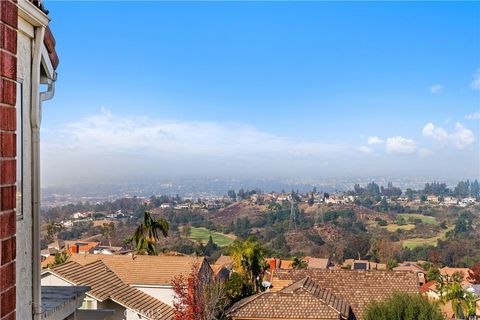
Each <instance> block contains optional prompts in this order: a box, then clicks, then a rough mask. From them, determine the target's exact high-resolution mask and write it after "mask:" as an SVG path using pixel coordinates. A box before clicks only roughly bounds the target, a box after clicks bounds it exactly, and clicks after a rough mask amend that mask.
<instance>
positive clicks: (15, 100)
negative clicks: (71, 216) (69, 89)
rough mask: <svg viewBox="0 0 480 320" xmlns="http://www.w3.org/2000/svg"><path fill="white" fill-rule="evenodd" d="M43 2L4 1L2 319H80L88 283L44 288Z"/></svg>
mask: <svg viewBox="0 0 480 320" xmlns="http://www.w3.org/2000/svg"><path fill="white" fill-rule="evenodd" d="M49 23H50V18H49V16H48V11H47V10H45V8H44V6H43V3H42V1H39V0H32V1H28V0H2V1H1V3H0V31H1V32H0V33H1V36H0V39H1V41H0V61H1V63H0V64H1V67H0V119H1V121H0V199H1V200H0V202H1V204H0V224H1V226H2V228H1V232H0V243H1V248H2V250H1V253H0V255H1V259H0V261H1V263H0V270H1V271H0V272H1V278H2V279H3V280H2V285H1V286H0V306H1V313H0V318H1V319H2V320H4V319H13V318H16V319H22V320H31V319H42V320H60V319H67V318H70V319H71V318H75V317H76V318H77V319H80V315H79V314H78V313H77V310H76V309H77V307H78V306H79V305H80V304H79V303H81V301H83V298H84V296H85V292H86V291H88V288H85V287H83V286H77V287H72V288H58V287H48V288H42V287H41V282H40V274H41V248H40V143H39V141H40V140H39V137H40V124H41V110H42V104H43V102H45V101H46V100H49V99H51V98H53V96H54V91H55V80H56V79H57V73H56V68H57V66H58V56H57V53H56V50H55V39H54V37H53V34H52V32H51V30H50V28H49Z"/></svg>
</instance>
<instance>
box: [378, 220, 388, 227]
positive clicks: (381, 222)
mask: <svg viewBox="0 0 480 320" xmlns="http://www.w3.org/2000/svg"><path fill="white" fill-rule="evenodd" d="M377 224H378V225H379V226H380V227H385V226H387V225H388V222H387V221H385V220H379V221H378V222H377Z"/></svg>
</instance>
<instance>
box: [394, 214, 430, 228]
mask: <svg viewBox="0 0 480 320" xmlns="http://www.w3.org/2000/svg"><path fill="white" fill-rule="evenodd" d="M399 216H401V217H403V218H404V219H405V220H406V221H407V222H408V218H413V219H420V220H422V222H423V223H429V224H434V225H437V224H438V222H437V220H436V219H435V218H434V217H430V216H424V215H423V214H418V213H401V214H399Z"/></svg>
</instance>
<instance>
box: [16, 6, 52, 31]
mask: <svg viewBox="0 0 480 320" xmlns="http://www.w3.org/2000/svg"><path fill="white" fill-rule="evenodd" d="M17 5H18V16H19V17H20V18H22V19H25V20H26V21H27V22H28V23H30V24H31V25H33V26H35V27H43V28H46V27H47V26H48V23H49V22H50V18H49V17H48V16H47V15H46V14H45V13H43V12H42V10H40V9H38V8H37V7H36V6H35V5H33V3H31V2H30V1H28V0H18V3H17Z"/></svg>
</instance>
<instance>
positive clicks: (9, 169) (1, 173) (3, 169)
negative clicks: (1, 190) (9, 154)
mask: <svg viewBox="0 0 480 320" xmlns="http://www.w3.org/2000/svg"><path fill="white" fill-rule="evenodd" d="M16 170H17V167H16V161H15V160H0V184H1V185H5V184H15V182H16V180H17V176H16Z"/></svg>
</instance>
